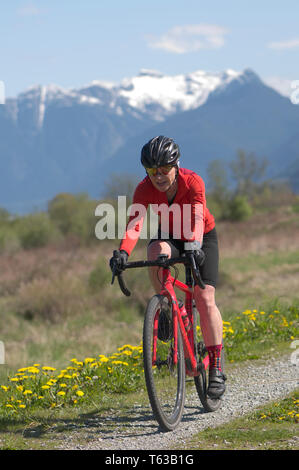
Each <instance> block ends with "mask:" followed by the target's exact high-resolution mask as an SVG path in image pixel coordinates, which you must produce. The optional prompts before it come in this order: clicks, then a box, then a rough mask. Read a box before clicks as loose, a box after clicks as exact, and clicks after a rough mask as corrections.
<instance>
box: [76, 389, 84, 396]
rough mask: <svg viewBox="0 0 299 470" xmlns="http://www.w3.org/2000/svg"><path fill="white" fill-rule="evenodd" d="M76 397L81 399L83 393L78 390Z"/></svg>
mask: <svg viewBox="0 0 299 470" xmlns="http://www.w3.org/2000/svg"><path fill="white" fill-rule="evenodd" d="M76 395H78V397H83V396H84V392H82V391H81V390H78V391H77V392H76Z"/></svg>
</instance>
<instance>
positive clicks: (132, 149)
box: [0, 69, 299, 212]
mask: <svg viewBox="0 0 299 470" xmlns="http://www.w3.org/2000/svg"><path fill="white" fill-rule="evenodd" d="M298 124H299V106H294V105H293V104H292V103H291V101H290V99H287V98H286V97H283V96H282V95H281V94H279V93H277V91H275V90H274V89H273V88H270V87H269V86H267V85H266V84H265V83H263V81H262V80H261V79H260V78H259V77H258V76H257V75H256V74H255V73H254V72H253V71H252V70H249V69H247V70H244V71H242V72H236V71H233V70H226V71H224V72H221V73H209V72H204V71H200V70H199V71H196V72H194V73H190V74H186V75H183V74H180V75H175V76H169V75H163V74H161V73H159V72H156V71H150V70H142V71H141V72H140V73H139V75H138V76H136V77H132V78H126V79H124V80H122V81H121V82H120V83H118V84H116V83H105V82H101V81H93V82H91V83H90V84H87V85H85V86H82V87H80V88H77V89H69V90H67V89H63V88H61V87H59V86H57V85H48V86H44V85H43V86H40V85H38V86H34V87H31V88H30V89H28V90H25V91H24V92H23V93H21V94H19V95H18V96H17V97H16V98H10V99H7V100H6V104H5V105H1V106H0V175H1V185H0V207H1V206H3V207H6V208H8V209H9V210H11V211H17V212H24V211H27V210H32V208H34V207H40V206H41V202H42V201H43V202H44V204H46V202H47V201H48V200H49V199H51V198H52V197H54V196H55V195H56V194H57V193H58V192H61V191H63V192H67V191H68V192H78V191H85V192H88V193H89V194H90V195H91V196H92V197H99V196H100V195H101V191H102V189H103V185H104V183H105V180H107V178H109V175H110V173H112V172H122V171H128V172H135V173H138V172H139V173H140V171H141V169H140V168H139V166H140V165H139V164H138V161H139V152H140V146H141V145H142V144H143V143H144V142H145V141H146V140H148V139H150V138H151V137H153V136H154V135H157V134H163V133H164V134H165V135H170V136H171V137H174V138H176V139H177V141H178V143H179V144H180V146H181V149H182V151H183V154H184V158H185V161H186V162H188V165H189V166H190V168H194V169H195V171H196V169H197V168H199V170H200V171H201V172H203V171H204V170H205V168H206V167H207V165H208V163H209V161H210V160H212V159H215V158H225V159H229V158H231V159H232V158H233V157H234V154H235V152H236V150H237V148H243V149H244V150H247V151H254V152H256V153H257V155H261V156H266V157H269V158H270V159H272V160H273V164H274V163H275V165H278V163H279V162H282V161H283V162H284V163H288V165H291V164H292V162H293V161H295V159H296V158H297V156H298V155H297V150H296V149H297V146H296V144H295V143H296V135H297V129H298ZM286 149H287V151H285V150H286ZM286 160H288V161H287V162H286ZM199 163H200V167H199ZM278 167H279V165H278V166H277V168H278ZM290 167H291V166H290ZM292 168H293V167H292ZM296 184H297V183H296V182H295V185H296ZM298 186H299V184H298Z"/></svg>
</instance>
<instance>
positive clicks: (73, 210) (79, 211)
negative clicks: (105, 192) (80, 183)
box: [48, 193, 97, 243]
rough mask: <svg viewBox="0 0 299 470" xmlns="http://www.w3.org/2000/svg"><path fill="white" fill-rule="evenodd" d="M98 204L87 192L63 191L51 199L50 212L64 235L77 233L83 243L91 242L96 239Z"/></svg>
mask: <svg viewBox="0 0 299 470" xmlns="http://www.w3.org/2000/svg"><path fill="white" fill-rule="evenodd" d="M96 205H97V202H96V201H93V200H90V199H89V198H88V195H87V194H84V193H82V194H77V195H73V194H69V193H61V194H58V195H57V196H55V197H54V199H52V200H51V201H50V203H49V205H48V214H49V217H50V220H51V221H52V222H53V224H54V225H55V226H56V227H57V228H58V229H59V230H60V231H61V232H62V234H63V235H75V236H77V237H78V238H79V240H80V241H82V242H83V243H89V242H90V241H94V240H95V239H96V238H95V232H94V230H95V225H96V218H95V208H96Z"/></svg>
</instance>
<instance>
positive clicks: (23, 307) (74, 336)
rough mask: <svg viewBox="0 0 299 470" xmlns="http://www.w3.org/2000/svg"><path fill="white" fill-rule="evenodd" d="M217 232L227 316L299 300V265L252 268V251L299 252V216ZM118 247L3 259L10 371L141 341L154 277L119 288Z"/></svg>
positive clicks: (0, 278)
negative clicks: (115, 274) (94, 280)
mask: <svg viewBox="0 0 299 470" xmlns="http://www.w3.org/2000/svg"><path fill="white" fill-rule="evenodd" d="M217 230H218V236H219V245H220V257H221V258H220V260H221V264H220V270H222V272H221V276H220V280H221V282H220V285H219V289H218V290H217V302H218V305H219V306H220V309H221V311H225V310H229V309H231V310H236V309H242V308H246V307H247V304H248V303H250V302H252V305H251V306H252V307H253V305H254V302H255V303H257V302H258V303H261V302H263V301H266V300H269V299H271V298H273V297H276V296H278V297H280V298H281V299H286V298H288V297H289V298H293V297H295V296H297V297H298V293H297V291H298V277H299V276H298V273H299V260H298V263H296V262H294V261H293V262H292V263H291V264H290V263H287V262H283V263H282V264H281V265H280V266H277V265H275V263H272V264H271V263H269V266H268V267H266V268H265V269H263V268H259V269H256V268H255V266H254V263H253V264H252V265H250V266H249V267H246V262H247V261H246V259H247V257H248V256H249V255H250V254H252V255H258V256H260V257H263V256H265V255H266V254H270V255H271V253H275V252H280V253H289V252H294V253H297V254H298V250H299V216H298V214H294V213H290V212H288V211H287V210H281V211H280V212H276V213H272V214H269V213H268V214H260V215H256V216H254V217H252V218H251V219H250V220H248V221H246V222H238V223H224V222H222V223H219V224H217ZM116 247H117V243H113V242H108V241H107V242H106V241H105V242H98V243H95V244H94V245H93V246H90V247H83V246H80V245H79V244H77V243H74V242H72V243H70V242H68V243H66V242H65V243H61V244H56V245H49V246H47V247H44V248H38V249H33V250H26V251H24V250H22V251H17V252H15V253H11V254H2V255H1V256H0V264H1V270H0V307H1V317H0V331H1V338H0V339H1V340H2V341H4V342H5V346H6V351H7V362H8V364H9V366H10V367H14V366H23V365H25V364H28V363H34V362H45V361H46V362H51V363H52V364H55V363H61V362H62V363H63V362H64V363H65V362H67V360H68V359H69V358H71V357H73V356H79V357H80V356H82V355H86V356H88V355H93V354H95V353H97V354H100V353H103V354H106V353H109V352H113V351H114V350H115V348H116V347H117V346H120V345H122V344H124V343H130V342H131V343H132V344H136V343H139V341H140V339H141V331H142V323H143V317H142V311H143V309H144V307H145V305H146V302H147V299H148V297H149V296H150V295H152V290H151V288H150V287H149V282H148V277H147V273H144V276H143V275H142V276H141V275H140V273H141V272H140V270H132V271H131V272H129V271H128V273H126V279H127V283H128V287H129V288H132V297H131V298H126V297H124V296H123V294H122V293H121V292H120V289H119V288H118V286H117V284H116V285H114V286H111V285H110V272H109V267H108V261H109V258H110V256H111V254H112V250H113V249H115V248H116ZM144 256H145V244H144V243H143V242H139V244H138V245H137V247H136V249H135V251H134V254H133V256H132V258H134V259H142V258H144ZM238 259H241V260H242V262H241V264H240V263H239V264H237V263H236V260H238ZM243 259H244V263H243ZM99 260H101V262H100V264H103V269H104V270H106V271H107V273H106V274H107V276H108V277H107V279H108V281H106V282H103V284H102V285H101V286H99V288H98V289H97V290H95V291H94V290H90V289H89V285H88V279H89V275H90V273H91V271H92V270H93V269H94V268H95V266H96V265H97V263H98V261H99ZM223 267H224V268H225V269H224V268H223ZM244 267H246V269H244ZM223 269H224V270H223ZM255 305H256V304H255ZM253 308H254V307H253Z"/></svg>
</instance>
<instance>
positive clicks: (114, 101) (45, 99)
mask: <svg viewBox="0 0 299 470" xmlns="http://www.w3.org/2000/svg"><path fill="white" fill-rule="evenodd" d="M243 73H244V72H243ZM243 73H242V72H236V71H234V70H226V71H224V72H221V73H209V72H205V71H202V70H198V71H196V72H193V73H190V74H186V75H183V74H180V75H175V76H169V75H163V74H161V73H160V72H157V71H153V70H146V69H143V70H141V71H140V73H139V75H138V76H136V77H133V78H126V79H124V80H122V81H121V82H120V83H119V84H113V83H105V82H101V81H93V82H92V83H90V84H88V85H86V86H84V87H82V88H79V89H69V90H68V89H63V88H62V87H59V86H57V85H48V86H40V85H37V86H34V87H31V88H29V89H28V90H26V91H25V92H23V93H21V94H19V95H18V97H17V98H16V99H15V100H8V101H9V103H10V106H12V107H13V109H14V118H15V119H17V115H16V113H17V112H18V110H20V111H21V113H22V112H24V110H27V111H29V109H31V112H32V118H33V119H32V122H33V123H35V125H36V126H37V127H38V128H40V127H42V125H43V121H44V116H45V112H46V109H47V106H50V105H51V104H52V103H53V102H55V103H56V104H57V105H59V104H60V105H63V106H64V105H69V106H71V105H73V104H86V105H91V106H99V107H107V109H108V110H109V112H112V113H115V114H117V115H119V116H122V115H124V114H126V113H128V112H129V113H131V114H132V115H133V116H135V117H137V118H138V117H140V116H141V115H144V114H146V116H147V118H150V119H153V120H154V121H163V120H164V119H165V118H167V117H168V116H170V115H172V114H174V113H177V112H181V111H188V110H190V109H195V108H198V107H199V106H201V105H202V104H203V103H205V102H206V100H207V98H208V96H209V94H210V93H211V92H213V91H214V90H215V89H217V88H218V87H220V88H223V87H225V86H226V85H227V84H228V83H230V82H231V81H232V80H234V79H236V78H237V77H240V76H242V74H243ZM245 73H246V71H245Z"/></svg>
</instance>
